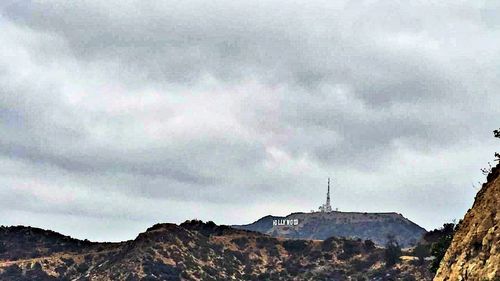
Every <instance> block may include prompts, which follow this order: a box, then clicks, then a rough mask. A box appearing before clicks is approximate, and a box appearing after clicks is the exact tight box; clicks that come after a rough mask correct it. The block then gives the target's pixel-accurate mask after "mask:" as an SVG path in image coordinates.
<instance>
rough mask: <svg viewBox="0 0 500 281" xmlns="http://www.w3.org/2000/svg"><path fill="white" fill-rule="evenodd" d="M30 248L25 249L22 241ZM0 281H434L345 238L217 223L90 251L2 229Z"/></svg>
mask: <svg viewBox="0 0 500 281" xmlns="http://www.w3.org/2000/svg"><path fill="white" fill-rule="evenodd" d="M30 240H31V241H33V242H29V243H30V244H29V245H25V243H27V241H30ZM0 245H2V248H1V249H0V252H1V256H0V280H17V281H23V280H26V281H27V280H38V281H45V280H127V281H139V280H172V281H173V280H178V281H180V280H338V281H343V280H380V281H381V280H431V278H432V277H430V276H429V273H428V271H427V270H426V265H425V264H424V265H420V266H417V265H416V263H415V262H414V258H412V257H405V258H403V259H402V261H401V262H400V263H398V264H396V265H395V266H392V267H388V268H386V267H385V266H384V262H383V261H384V249H382V248H378V247H375V246H374V244H373V243H370V242H366V241H363V240H361V239H358V240H349V239H343V238H330V239H326V240H324V241H318V240H288V239H282V238H273V237H269V236H267V235H264V234H261V233H258V232H251V231H245V230H238V229H234V228H231V227H228V226H217V225H215V224H214V223H211V222H209V223H202V222H200V221H188V222H186V223H183V224H181V225H175V224H157V225H155V226H153V227H151V228H149V229H148V230H147V231H146V232H144V233H141V234H139V236H138V237H137V238H136V239H134V240H132V241H126V242H121V243H90V242H83V241H79V240H76V239H71V238H69V237H66V236H63V235H60V234H57V233H54V232H51V231H44V230H41V229H34V228H25V227H3V228H0Z"/></svg>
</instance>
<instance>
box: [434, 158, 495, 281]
mask: <svg viewBox="0 0 500 281" xmlns="http://www.w3.org/2000/svg"><path fill="white" fill-rule="evenodd" d="M434 280H436V281H441V280H500V164H498V165H497V166H496V167H495V168H493V169H492V171H491V173H490V174H489V175H488V178H487V182H486V183H485V184H484V185H483V186H482V188H481V190H480V191H479V192H478V194H477V195H476V199H475V201H474V205H473V206H472V208H471V209H469V211H468V212H467V214H466V215H465V217H464V219H463V220H462V221H461V222H460V224H459V226H458V229H457V231H456V232H455V235H454V236H453V240H452V242H451V245H450V247H449V248H448V250H447V251H446V254H445V256H444V258H443V260H442V261H441V265H440V268H439V270H438V272H437V274H436V277H435V279H434Z"/></svg>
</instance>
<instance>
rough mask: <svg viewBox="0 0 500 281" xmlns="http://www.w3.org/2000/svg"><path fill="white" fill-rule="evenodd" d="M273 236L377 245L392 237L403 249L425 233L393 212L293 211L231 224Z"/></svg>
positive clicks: (419, 227) (414, 242)
mask: <svg viewBox="0 0 500 281" xmlns="http://www.w3.org/2000/svg"><path fill="white" fill-rule="evenodd" d="M294 219H297V220H298V224H297V225H274V222H273V221H274V220H294ZM232 227H235V228H238V229H245V230H253V231H258V232H261V233H265V234H268V235H271V236H274V237H285V238H295V239H318V240H324V239H327V238H328V237H331V236H337V237H352V238H361V239H369V240H372V241H373V242H375V243H376V244H378V245H384V244H385V243H386V242H387V236H388V235H394V236H396V238H397V239H398V241H399V242H400V243H401V245H403V246H413V245H415V244H416V243H417V242H418V241H419V240H420V239H421V237H422V235H423V234H425V233H426V232H427V231H426V230H425V229H424V228H423V227H421V226H419V225H418V224H416V223H414V222H412V221H411V220H409V219H407V218H405V217H404V216H403V215H402V214H400V213H397V212H374V213H369V212H339V211H332V212H312V213H305V212H294V213H291V214H289V215H286V216H273V215H267V216H264V217H262V218H260V219H258V220H256V221H255V222H253V223H250V224H245V225H232Z"/></svg>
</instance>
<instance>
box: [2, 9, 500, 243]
mask: <svg viewBox="0 0 500 281" xmlns="http://www.w3.org/2000/svg"><path fill="white" fill-rule="evenodd" d="M330 2H331V1H313V2H311V1H307V2H306V1H304V2H294V3H289V2H283V1H251V2H248V1H209V2H201V1H166V2H162V3H161V4H159V3H153V2H148V1H137V2H135V1H120V2H113V1H105V2H103V1H95V2H94V1H86V2H84V3H79V4H75V3H69V2H67V1H60V2H58V1H51V2H44V1H6V2H4V3H3V4H0V8H1V17H0V27H1V29H2V33H1V35H0V54H1V55H0V224H31V225H36V226H41V227H46V228H54V229H56V230H59V231H63V232H65V233H68V234H71V235H74V236H77V237H83V238H90V239H98V240H121V239H128V238H132V237H133V235H135V234H136V233H137V232H138V231H141V230H142V229H143V228H145V227H147V226H148V224H151V223H154V222H158V221H174V222H180V221H183V220H185V219H190V218H194V217H196V218H201V219H211V220H214V221H216V222H217V223H226V224H233V223H248V222H251V221H253V220H255V219H257V218H259V217H260V216H262V215H266V214H270V213H271V214H286V213H289V212H291V211H308V210H309V209H312V208H315V206H316V205H319V204H320V203H321V201H322V200H323V197H324V191H325V190H324V188H325V181H326V178H327V177H328V176H331V177H334V178H335V188H334V192H335V193H334V196H333V197H334V198H333V202H334V205H335V206H336V207H339V209H340V210H358V211H397V212H401V213H402V214H403V215H405V216H407V217H409V218H410V219H412V220H414V221H415V222H417V223H419V224H421V225H422V226H424V227H427V228H433V227H437V226H439V225H440V224H442V223H443V222H446V221H449V220H451V219H454V218H456V219H458V218H461V217H462V216H463V214H464V212H465V211H466V210H467V208H469V207H470V205H471V202H472V200H473V196H474V192H475V191H476V190H474V188H473V187H472V186H471V185H472V183H476V182H477V181H478V180H482V178H481V174H480V172H479V168H481V167H482V166H484V165H485V163H486V162H487V161H489V160H490V159H491V158H492V153H493V151H494V150H495V145H496V146H498V145H497V144H495V140H494V139H493V138H492V135H491V131H492V130H493V129H494V128H497V127H498V126H499V124H498V121H499V120H500V112H499V110H498V105H499V104H500V95H499V94H498V92H497V90H498V88H499V86H500V85H499V84H500V83H499V82H498V79H497V77H499V76H500V55H499V54H500V50H499V49H500V29H499V28H500V21H499V20H498V19H499V18H500V17H499V16H500V13H499V12H500V8H499V6H498V5H496V6H495V4H494V3H492V2H484V3H461V4H457V3H456V2H453V1H449V2H441V3H440V4H418V5H417V4H406V5H400V4H396V3H395V2H391V1H362V2H356V3H353V2H349V1H346V2H335V3H330ZM476 185H477V184H476Z"/></svg>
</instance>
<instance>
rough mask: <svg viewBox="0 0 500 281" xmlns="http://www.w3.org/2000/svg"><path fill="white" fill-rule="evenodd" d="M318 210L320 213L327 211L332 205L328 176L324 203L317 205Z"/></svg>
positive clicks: (329, 210)
mask: <svg viewBox="0 0 500 281" xmlns="http://www.w3.org/2000/svg"><path fill="white" fill-rule="evenodd" d="M318 211H320V212H322V213H329V212H331V211H332V206H331V205H330V178H328V192H327V193H326V203H325V204H323V205H321V206H319V208H318Z"/></svg>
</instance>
